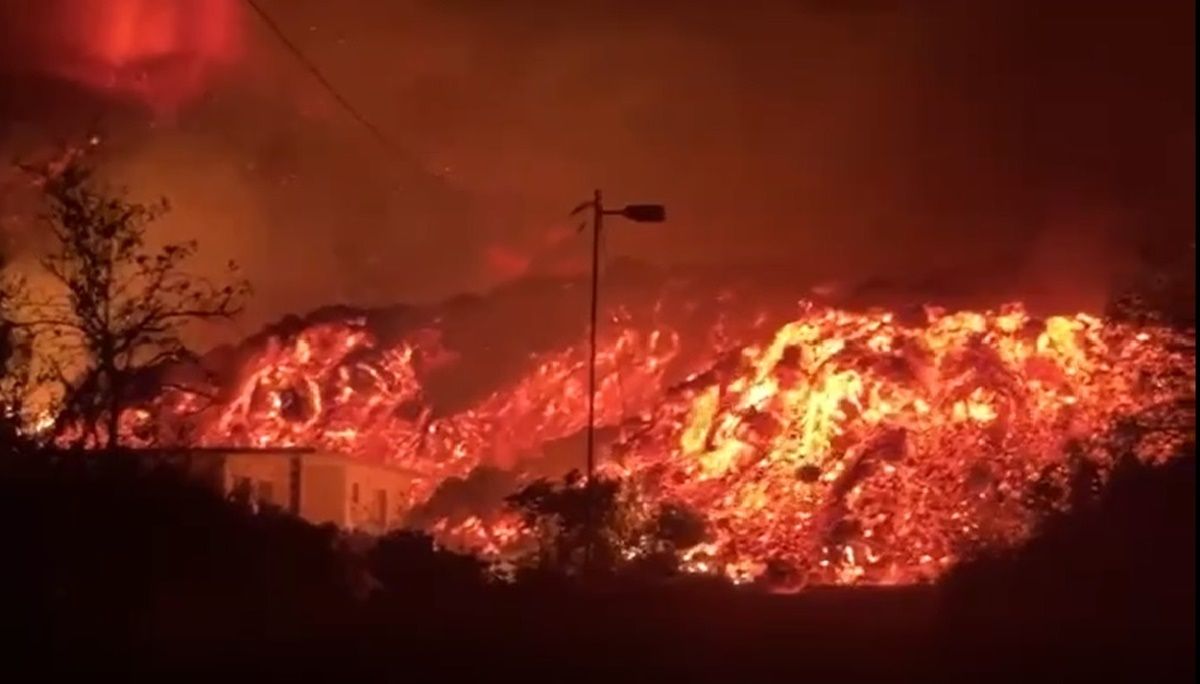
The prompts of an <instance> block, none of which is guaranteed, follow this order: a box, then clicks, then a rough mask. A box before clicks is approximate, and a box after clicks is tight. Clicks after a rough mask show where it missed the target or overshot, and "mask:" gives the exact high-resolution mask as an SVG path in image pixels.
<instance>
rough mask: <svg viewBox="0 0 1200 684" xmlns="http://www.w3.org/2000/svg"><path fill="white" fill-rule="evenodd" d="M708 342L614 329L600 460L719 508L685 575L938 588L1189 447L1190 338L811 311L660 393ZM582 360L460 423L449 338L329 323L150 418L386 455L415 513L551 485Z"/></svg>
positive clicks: (1074, 322) (577, 350) (950, 317)
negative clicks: (444, 498) (969, 563)
mask: <svg viewBox="0 0 1200 684" xmlns="http://www.w3.org/2000/svg"><path fill="white" fill-rule="evenodd" d="M701 339H704V338H702V337H699V336H691V337H689V336H683V335H680V334H677V333H676V332H675V331H673V330H669V329H665V328H658V329H649V328H646V327H639V326H637V325H633V324H630V323H626V322H617V323H613V324H610V325H609V326H608V328H607V330H606V331H605V334H604V335H603V337H602V340H601V346H600V353H599V358H598V360H599V371H600V377H601V378H602V381H601V383H600V388H599V409H600V410H599V423H600V425H601V426H605V427H609V428H619V429H618V430H615V432H616V433H617V434H616V436H615V437H613V442H612V444H613V446H612V448H611V453H609V454H606V455H605V457H604V460H603V464H602V470H603V472H604V473H605V474H606V475H607V476H609V477H614V478H618V479H620V480H621V481H622V483H623V487H624V492H625V494H624V495H625V496H626V497H627V502H628V505H629V506H630V507H631V510H630V511H628V515H629V516H631V518H632V519H634V520H637V519H641V520H643V521H645V520H650V519H651V518H652V517H653V516H654V515H655V514H656V511H660V510H662V508H663V506H666V505H677V506H682V507H685V508H687V509H689V510H691V511H694V512H695V513H697V514H698V515H699V516H701V517H703V518H704V519H705V521H706V523H707V524H706V527H707V537H706V538H705V539H704V541H703V542H702V543H700V544H699V545H696V546H693V547H691V548H689V549H687V550H686V552H685V553H684V556H683V562H684V567H685V568H686V569H688V570H690V571H694V572H705V573H719V574H722V575H725V576H727V577H729V578H731V579H733V580H735V581H750V580H755V579H759V578H762V577H769V578H772V579H773V581H776V582H780V583H785V584H786V583H790V584H793V585H802V584H807V583H863V582H865V583H876V584H887V583H904V582H915V581H921V580H923V579H927V578H932V577H936V576H938V575H939V574H940V573H942V572H944V571H945V570H946V568H948V567H950V566H952V565H953V564H954V563H956V562H958V561H959V560H961V559H962V558H964V557H968V556H970V555H972V554H973V553H976V552H977V551H978V550H979V549H981V548H991V547H997V546H1007V545H1012V544H1015V543H1018V542H1020V541H1023V540H1024V539H1027V538H1028V537H1029V536H1030V535H1031V534H1032V533H1033V532H1034V530H1035V528H1036V525H1037V523H1038V521H1039V520H1041V519H1042V518H1043V517H1044V516H1045V515H1046V514H1047V513H1048V512H1050V511H1053V510H1057V509H1061V508H1063V507H1065V506H1067V505H1068V502H1069V501H1070V499H1071V492H1072V491H1073V490H1074V489H1075V488H1076V487H1078V486H1080V483H1081V482H1084V480H1085V479H1086V478H1085V476H1087V477H1091V478H1092V479H1093V480H1094V481H1093V482H1091V483H1090V484H1087V483H1085V484H1087V486H1098V485H1100V484H1102V483H1103V481H1104V479H1105V478H1106V477H1107V474H1108V472H1109V471H1110V469H1111V467H1112V466H1113V464H1114V462H1115V461H1116V459H1117V458H1118V457H1120V456H1121V455H1122V454H1126V453H1130V454H1133V455H1135V456H1136V457H1138V458H1140V459H1143V460H1145V461H1149V462H1155V461H1159V460H1161V459H1163V458H1167V457H1169V456H1170V455H1172V454H1174V453H1177V452H1178V450H1179V449H1180V448H1181V445H1183V444H1185V443H1187V442H1188V441H1189V440H1191V439H1194V432H1195V417H1194V405H1195V387H1194V380H1195V359H1194V356H1193V353H1194V351H1193V350H1194V336H1193V335H1192V334H1190V333H1187V334H1185V333H1180V332H1176V331H1172V330H1168V329H1164V328H1135V327H1130V326H1125V325H1117V324H1108V323H1105V322H1102V321H1101V320H1098V319H1096V318H1092V317H1089V316H1083V315H1078V316H1067V317H1053V318H1049V319H1046V320H1036V319H1033V318H1031V317H1030V316H1028V315H1027V314H1026V313H1025V312H1024V311H1023V310H1022V309H1021V308H1020V307H1018V306H1013V307H1009V308H1006V309H1004V310H1002V311H1000V312H970V311H965V312H957V313H946V312H943V311H938V310H932V309H931V310H929V311H928V315H927V318H926V320H925V321H923V322H917V323H906V322H900V321H898V320H897V319H896V317H895V316H893V315H892V314H889V313H881V312H877V313H853V312H847V311H840V310H835V309H827V308H818V307H805V308H803V309H802V311H801V315H800V316H799V317H798V318H797V319H796V320H794V321H792V322H790V323H788V324H786V325H783V326H782V327H780V328H779V329H778V330H777V331H776V333H775V334H774V336H772V337H770V338H769V339H766V340H763V342H762V343H761V344H759V345H753V346H748V347H746V348H744V349H742V350H741V351H740V352H735V353H734V354H733V355H732V356H731V355H729V354H719V353H718V350H716V349H712V350H708V352H707V355H708V356H707V358H709V359H710V362H709V364H708V367H709V368H708V370H707V371H705V372H704V373H699V374H696V375H694V376H692V377H690V378H688V379H687V380H685V381H684V382H682V383H678V384H677V385H675V386H674V387H673V388H667V386H666V384H667V382H668V378H666V377H665V375H664V373H665V372H666V368H667V367H668V366H669V364H670V362H671V361H672V360H673V359H675V358H676V357H678V356H680V355H681V354H684V353H685V352H686V354H688V355H690V356H695V355H696V353H695V352H696V350H695V349H691V348H688V349H685V348H684V347H685V345H686V344H705V342H700V341H699V340H701ZM586 351H587V345H586V342H585V341H584V340H583V339H580V340H578V341H577V342H576V343H574V344H571V345H569V346H566V347H565V348H562V349H559V350H557V351H550V352H546V353H543V354H539V355H536V356H533V357H531V358H529V359H528V362H527V367H526V368H525V369H524V370H523V372H521V373H519V374H518V375H517V376H516V377H515V379H513V380H511V381H509V382H506V383H503V385H502V386H499V387H496V388H493V389H490V391H488V392H485V393H483V394H482V395H481V398H479V399H477V400H475V401H473V402H471V403H469V404H468V405H466V406H465V407H462V408H459V409H457V410H455V411H453V412H449V413H446V412H439V411H437V410H436V409H435V407H434V406H433V405H432V402H431V401H430V399H429V396H428V395H429V392H428V389H429V387H430V384H429V383H431V382H433V381H434V380H435V378H436V373H437V369H438V368H440V367H442V366H445V365H448V364H454V363H455V359H454V355H453V354H450V353H449V352H448V351H447V350H446V349H444V348H443V347H442V345H441V342H440V340H439V335H438V332H437V330H436V329H426V330H422V331H418V332H415V333H412V334H410V335H408V336H404V337H402V338H400V339H399V340H397V341H394V342H387V343H384V342H381V341H380V340H379V339H377V338H376V336H375V335H374V334H373V333H372V332H371V331H370V330H369V329H368V328H367V327H366V326H365V325H364V324H363V323H362V322H360V321H344V322H341V323H334V324H329V323H326V324H319V325H313V326H310V327H308V328H306V329H304V330H302V331H300V332H299V333H297V334H295V335H292V336H290V337H287V338H276V339H273V340H271V341H270V342H269V343H267V344H266V345H264V346H263V347H262V348H260V349H259V351H258V352H257V353H256V354H255V355H254V356H253V357H252V358H251V359H250V360H249V361H248V362H247V363H246V364H245V365H244V366H243V368H242V371H241V374H240V376H239V381H238V382H237V383H235V385H234V386H233V387H232V388H230V389H229V390H228V391H227V395H228V396H227V398H226V399H225V400H224V401H222V402H221V403H219V404H218V405H217V406H216V407H214V408H212V409H209V410H206V411H200V412H199V413H196V412H195V411H194V410H192V408H191V406H190V405H189V403H188V402H190V401H194V400H192V399H189V398H187V397H186V395H168V396H164V397H163V398H161V399H160V401H159V404H158V410H157V411H156V412H155V414H156V415H157V416H158V419H159V420H158V422H160V423H169V422H171V420H170V419H171V417H172V416H177V417H178V419H179V420H182V421H184V422H186V423H188V424H189V425H190V426H191V432H190V434H192V435H198V439H199V441H201V442H203V443H211V444H228V443H229V442H230V441H231V440H232V441H235V442H240V443H246V444H254V445H293V444H304V445H311V446H317V447H321V448H327V449H331V450H336V451H340V452H343V453H350V454H356V455H359V456H361V457H363V458H370V459H384V460H387V461H389V462H390V463H392V464H394V465H399V466H402V467H404V468H405V469H407V470H409V471H410V472H411V473H413V476H414V478H415V484H414V487H413V489H412V491H411V492H410V496H411V500H410V501H409V502H408V503H409V504H410V505H416V504H419V503H422V502H424V501H426V500H427V499H428V498H429V496H430V495H431V494H432V493H433V492H434V490H435V489H436V488H437V487H438V485H439V484H441V483H442V482H444V481H446V480H447V478H450V477H460V478H461V477H464V476H466V475H467V474H468V473H470V472H471V471H472V470H473V469H475V468H476V467H477V466H479V465H482V464H487V465H492V466H499V467H501V468H505V469H509V470H513V471H517V472H519V473H523V474H531V473H533V472H535V471H539V469H540V471H541V472H545V468H543V465H542V464H541V462H540V461H539V460H538V459H540V458H542V457H543V455H544V454H545V453H549V452H550V451H551V450H550V449H548V448H547V445H550V444H551V443H554V442H555V441H556V440H561V439H563V438H569V437H572V436H573V435H577V434H578V433H580V432H581V431H582V430H583V429H584V428H585V426H586V417H587V412H586V408H587V381H586ZM700 356H701V357H703V356H704V354H703V353H701V354H700ZM189 411H190V412H189ZM185 416H186V417H185ZM572 465H578V462H577V461H575V462H572ZM556 467H558V468H560V469H561V468H562V467H563V466H562V465H561V464H560V465H558V466H556ZM531 476H532V475H531ZM431 528H432V530H433V531H434V532H435V533H436V534H437V535H439V538H440V539H441V540H442V541H443V542H445V543H447V544H453V545H455V546H458V547H467V548H471V549H474V550H476V551H477V552H479V553H480V554H482V555H485V556H487V557H490V558H501V557H504V556H505V555H506V554H509V553H511V552H513V551H514V550H516V549H518V548H521V547H522V546H523V545H527V543H528V541H529V539H528V535H527V532H528V531H526V530H523V528H522V526H521V523H520V521H519V520H516V519H515V518H514V517H513V516H512V515H509V514H504V513H503V512H502V511H500V510H495V511H492V512H491V513H486V514H485V513H482V512H476V513H473V514H471V515H469V516H465V517H459V518H454V519H450V518H446V519H440V520H434V522H433V523H432V524H431ZM637 553H638V551H637V550H636V549H633V548H631V549H629V550H628V553H627V554H626V555H629V554H632V555H636V554H637Z"/></svg>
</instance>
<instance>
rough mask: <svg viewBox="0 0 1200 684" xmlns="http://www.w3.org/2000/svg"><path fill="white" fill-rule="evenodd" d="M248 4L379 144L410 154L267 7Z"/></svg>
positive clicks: (248, 0) (253, 2) (249, 0)
mask: <svg viewBox="0 0 1200 684" xmlns="http://www.w3.org/2000/svg"><path fill="white" fill-rule="evenodd" d="M246 4H247V5H249V6H250V8H251V9H252V10H254V13H255V14H257V15H258V18H259V19H261V20H262V22H263V24H265V25H266V26H267V28H268V29H270V31H271V33H273V34H274V35H275V37H276V38H278V39H279V42H280V43H282V44H283V46H284V47H285V48H286V49H287V51H288V52H290V53H291V54H292V56H293V57H295V58H296V61H298V62H300V64H301V65H302V66H303V67H304V69H305V70H306V71H308V73H309V74H310V75H311V76H312V77H313V78H314V79H316V81H317V83H320V84H321V87H322V88H324V89H325V92H327V93H329V95H330V97H332V98H333V99H334V101H335V102H337V103H338V105H339V106H340V107H341V108H342V109H344V110H345V111H346V113H347V114H349V115H350V117H351V118H353V119H354V120H355V121H356V122H357V123H358V124H359V125H361V126H362V127H363V128H365V129H366V130H367V132H368V133H370V134H371V136H372V137H374V138H375V140H377V141H378V142H379V144H381V145H383V146H384V147H385V148H386V149H387V150H388V151H389V152H392V153H393V154H395V155H397V156H402V157H403V156H407V155H408V152H407V151H406V150H404V149H403V148H401V147H400V146H399V145H397V144H396V143H395V142H393V141H392V139H391V138H389V137H388V136H387V134H386V133H384V132H383V130H382V129H380V128H379V127H378V126H376V125H375V124H373V123H371V120H370V119H368V118H367V117H366V116H365V115H364V114H363V113H362V112H361V111H359V110H358V108H356V107H355V106H354V105H353V104H351V102H350V101H349V100H347V99H346V97H345V96H343V95H342V93H341V92H340V91H339V90H338V89H337V87H336V86H334V85H333V83H332V82H330V80H329V79H328V78H326V77H325V74H323V73H322V72H321V69H320V68H319V67H317V65H316V64H315V63H314V62H313V61H312V60H311V59H309V58H308V55H306V54H304V51H303V50H301V49H300V46H298V45H296V44H295V43H294V42H292V40H291V39H290V38H288V37H287V34H286V33H284V32H283V29H282V28H280V27H279V24H278V23H276V22H275V20H274V19H272V18H271V15H270V14H268V13H267V11H266V10H265V9H263V7H262V5H260V4H259V3H258V1H257V0H246Z"/></svg>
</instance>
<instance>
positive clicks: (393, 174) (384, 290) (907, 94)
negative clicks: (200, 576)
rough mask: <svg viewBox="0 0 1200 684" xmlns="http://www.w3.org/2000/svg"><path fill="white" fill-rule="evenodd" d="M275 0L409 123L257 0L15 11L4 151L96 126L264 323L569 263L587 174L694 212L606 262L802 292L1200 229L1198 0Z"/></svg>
mask: <svg viewBox="0 0 1200 684" xmlns="http://www.w3.org/2000/svg"><path fill="white" fill-rule="evenodd" d="M259 4H260V6H261V7H262V8H263V9H264V10H265V11H266V12H267V13H268V14H269V15H270V16H272V17H273V18H274V20H275V21H276V22H277V23H278V26H279V27H280V28H281V29H282V31H283V32H284V33H285V34H286V35H287V36H288V37H289V38H290V39H291V40H292V41H293V42H294V43H295V44H296V45H297V46H299V47H300V49H301V50H302V51H303V52H304V54H305V55H306V56H307V57H308V58H309V59H310V60H311V61H312V62H313V63H315V64H316V65H318V66H319V68H320V70H321V71H322V72H323V73H324V74H325V76H327V77H328V79H329V81H330V82H331V83H332V84H333V85H334V86H335V87H336V88H337V90H338V91H339V92H340V93H341V94H342V96H343V97H345V98H346V100H347V101H349V102H350V103H352V104H353V106H354V107H355V108H356V109H357V110H358V111H359V112H360V113H361V114H362V115H363V116H365V117H366V118H367V119H368V120H369V121H370V122H371V123H372V124H373V125H374V126H376V127H377V128H378V129H379V130H380V131H382V133H383V136H384V137H385V139H386V141H387V143H386V144H384V143H383V142H381V141H380V140H379V139H377V138H376V137H375V136H374V135H373V134H372V133H371V132H370V131H369V130H367V129H366V128H365V127H364V126H362V125H361V124H360V123H358V122H356V121H355V120H354V119H353V118H352V117H351V116H350V115H349V114H348V113H347V112H346V111H345V110H344V109H342V108H341V107H340V106H339V105H338V104H337V103H336V102H335V101H334V99H333V98H332V97H331V96H330V95H329V93H327V92H326V91H325V90H324V89H323V88H322V87H321V85H320V84H319V83H318V82H317V81H316V80H315V79H314V78H313V76H312V74H310V73H309V72H307V71H306V70H305V68H304V66H303V65H302V64H301V63H300V62H299V61H298V60H297V59H296V57H295V56H294V55H293V54H291V53H290V52H288V51H287V50H286V49H285V48H284V46H283V45H282V44H281V42H280V41H279V39H278V38H277V37H276V36H275V35H273V34H272V33H271V32H270V31H269V30H268V28H267V27H266V25H265V24H264V23H263V22H262V21H261V19H260V18H259V17H258V16H256V15H255V14H253V13H252V12H250V11H249V10H248V9H247V6H246V5H245V4H244V3H242V2H238V1H237V0H177V1H176V2H171V3H168V2H154V1H153V0H0V150H2V151H3V153H4V155H5V157H6V161H7V160H9V159H14V158H29V157H33V156H37V155H39V154H45V152H46V150H48V149H52V148H53V147H54V146H55V145H56V144H58V143H59V142H61V141H69V140H79V139H82V136H83V135H84V134H85V133H86V132H87V131H90V130H92V129H98V130H101V131H102V132H103V136H104V143H103V145H102V146H101V149H102V155H103V167H104V169H105V172H106V173H107V174H109V175H110V176H111V177H112V178H113V179H114V180H116V181H118V182H120V183H121V184H124V185H128V186H129V187H130V188H131V189H132V191H133V193H134V194H135V195H137V196H144V197H147V198H151V197H156V196H159V195H166V196H168V197H169V198H170V199H171V200H172V202H173V204H174V208H175V209H174V212H173V214H172V215H171V216H170V217H169V219H167V221H166V223H165V224H164V226H165V230H167V231H168V234H169V235H170V236H173V237H184V236H187V237H193V236H194V237H198V238H199V239H200V240H201V243H202V249H203V253H204V254H205V255H206V257H205V258H206V259H207V260H208V261H207V262H206V263H208V264H211V265H214V266H215V265H217V264H223V263H224V261H225V260H226V259H228V258H234V259H237V260H238V261H239V262H241V263H242V264H243V265H244V266H245V268H246V269H247V271H248V273H249V275H250V277H251V278H252V280H254V282H255V284H256V291H257V296H256V298H255V300H254V305H253V309H252V310H251V311H250V316H249V318H248V319H247V322H246V325H249V326H253V325H255V324H257V323H261V322H262V321H264V320H267V319H270V318H274V317H278V316H280V315H282V314H284V313H286V312H291V311H304V310H308V309H312V308H314V307H316V306H320V305H322V304H328V303H332V302H348V303H354V304H382V303H390V302H396V301H427V300H431V299H436V298H441V297H445V296H447V295H450V294H452V293H455V292H459V291H462V290H466V289H480V288H485V287H487V286H489V285H493V284H495V283H497V282H501V281H503V280H505V279H510V278H513V277H517V276H519V275H521V274H523V273H530V272H538V271H539V270H542V269H546V268H549V267H551V266H553V265H555V264H557V263H561V262H562V261H563V260H569V259H570V258H571V257H572V256H577V255H578V254H581V253H582V250H584V249H586V241H584V240H582V239H581V238H577V237H575V236H574V234H573V232H572V231H571V228H572V226H571V224H570V223H568V222H566V220H565V213H566V211H567V210H569V209H570V208H571V207H572V206H574V205H575V204H576V203H577V202H578V201H580V200H583V199H586V198H587V197H588V195H589V193H590V191H591V189H592V188H593V187H602V188H604V190H605V191H606V193H607V195H608V196H609V197H610V198H612V200H613V201H614V202H617V203H620V202H624V201H661V202H664V203H665V204H667V205H668V207H669V212H670V221H669V222H668V223H667V224H665V225H663V226H660V227H655V228H652V229H648V228H642V227H633V226H626V227H623V228H622V229H621V230H614V231H612V234H611V244H610V246H609V247H610V250H611V252H612V253H614V254H622V255H627V256H630V257H634V258H637V259H642V260H647V261H652V262H657V263H662V264H692V263H700V264H712V263H721V264H730V265H739V266H746V265H753V264H760V263H772V264H785V265H787V266H788V267H790V268H794V269H795V271H796V273H797V274H798V279H803V280H807V279H812V280H819V279H823V278H829V277H846V278H863V277H867V276H871V275H879V274H899V275H904V276H912V275H915V274H921V273H925V272H928V271H931V270H935V269H943V268H953V269H960V270H971V269H982V268H986V269H993V270H995V269H998V270H1000V271H1001V272H1003V273H1005V274H1007V275H1009V276H1011V278H1013V279H1015V280H1022V281H1028V282H1030V283H1034V284H1040V285H1046V284H1047V283H1050V286H1052V287H1057V288H1062V289H1063V290H1064V291H1072V292H1076V293H1083V294H1087V295H1092V294H1095V293H1100V292H1103V291H1104V288H1106V287H1107V286H1108V283H1110V282H1111V281H1112V280H1113V278H1114V274H1117V273H1120V272H1121V271H1123V270H1127V269H1128V268H1130V267H1131V265H1133V264H1134V263H1136V261H1137V260H1139V259H1146V258H1150V257H1151V256H1152V255H1153V251H1154V250H1155V249H1159V250H1171V249H1178V248H1179V246H1180V245H1186V244H1187V241H1188V239H1187V238H1186V236H1187V235H1188V234H1190V232H1191V231H1192V230H1193V227H1194V215H1195V203H1194V195H1193V187H1194V182H1195V172H1194V158H1195V157H1194V155H1195V128H1194V116H1195V104H1194V97H1195V95H1194V90H1193V88H1194V86H1193V80H1194V33H1193V26H1194V7H1193V3H1191V2H1186V1H1176V0H1159V1H1156V2H1149V3H1137V2H1124V3H1121V2H1111V1H1109V0H1099V1H1091V2H1083V1H1076V0H1064V1H1061V2H1053V3H1046V2H1036V1H1030V2H1019V1H1010V0H996V1H990V0H980V1H975V2H968V3H955V2H886V1H883V0H872V1H866V0H860V1H847V2H833V1H821V2H818V1H815V0H810V1H808V2H754V1H745V2H736V3H735V2H694V1H693V2H675V1H670V0H663V1H660V2H654V3H644V2H634V1H625V0H618V1H609V2H600V1H590V2H589V1H579V0H571V1H564V2H557V3H548V2H542V1H535V0H514V1H510V2H505V3H484V2H470V1H466V0H450V1H445V2H418V1H400V0H397V1H395V2H384V1H382V0H377V1H371V0H342V1H340V2H336V3H332V2H327V1H325V0H259ZM0 181H2V182H3V183H5V187H6V188H12V187H17V186H19V179H16V178H15V176H14V174H13V173H12V172H11V171H9V170H6V171H5V172H4V173H3V175H0ZM19 194H20V193H18V192H15V191H6V193H5V200H4V201H5V203H6V206H4V207H3V212H0V214H2V218H3V221H4V231H5V238H6V244H7V251H8V257H9V258H10V259H15V260H18V261H19V260H20V259H22V258H25V257H27V255H29V254H31V253H33V251H34V249H35V248H36V245H37V242H38V234H37V231H36V228H35V227H33V226H32V225H31V224H30V222H29V221H28V220H27V212H28V205H27V203H26V202H24V201H22V199H21V198H20V197H19V196H18V195H19ZM1084 299H1086V298H1084ZM1081 301H1082V300H1081Z"/></svg>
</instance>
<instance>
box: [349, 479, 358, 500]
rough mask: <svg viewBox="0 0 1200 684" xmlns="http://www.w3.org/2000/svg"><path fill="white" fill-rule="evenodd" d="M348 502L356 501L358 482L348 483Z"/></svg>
mask: <svg viewBox="0 0 1200 684" xmlns="http://www.w3.org/2000/svg"><path fill="white" fill-rule="evenodd" d="M350 503H352V504H356V503H358V483H357V482H355V483H354V484H352V485H350Z"/></svg>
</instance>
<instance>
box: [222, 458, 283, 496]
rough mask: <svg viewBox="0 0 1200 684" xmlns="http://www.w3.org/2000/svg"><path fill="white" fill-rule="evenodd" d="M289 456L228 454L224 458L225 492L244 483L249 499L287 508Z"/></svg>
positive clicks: (233, 489)
mask: <svg viewBox="0 0 1200 684" xmlns="http://www.w3.org/2000/svg"><path fill="white" fill-rule="evenodd" d="M292 458H293V455H292V454H274V453H231V454H228V455H226V456H225V492H226V493H230V492H233V491H235V489H236V488H237V487H238V484H239V483H240V482H248V483H249V485H250V492H251V495H252V497H253V500H254V501H256V502H257V503H260V504H270V505H273V506H278V507H280V508H284V509H287V508H288V506H289V502H290V492H291V482H292V480H291V463H292Z"/></svg>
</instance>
